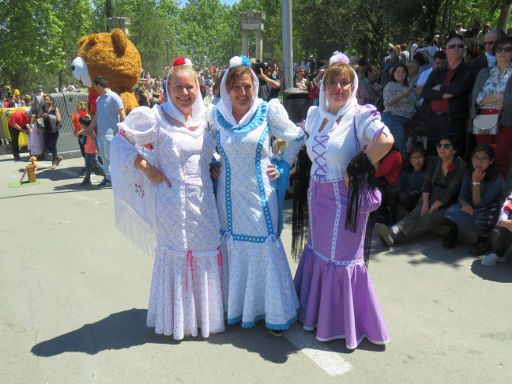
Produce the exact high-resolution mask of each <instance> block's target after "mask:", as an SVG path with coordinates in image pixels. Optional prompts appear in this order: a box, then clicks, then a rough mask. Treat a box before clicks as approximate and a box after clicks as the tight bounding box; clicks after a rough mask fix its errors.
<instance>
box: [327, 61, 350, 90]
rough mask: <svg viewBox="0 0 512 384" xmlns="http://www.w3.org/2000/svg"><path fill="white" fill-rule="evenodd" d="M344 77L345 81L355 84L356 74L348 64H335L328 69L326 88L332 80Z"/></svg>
mask: <svg viewBox="0 0 512 384" xmlns="http://www.w3.org/2000/svg"><path fill="white" fill-rule="evenodd" d="M340 75H341V76H343V77H344V78H345V79H347V80H348V81H350V82H351V83H354V78H355V73H354V71H353V70H352V68H350V67H349V65H348V64H344V63H333V64H331V65H329V66H328V67H327V69H326V70H325V73H324V87H325V85H326V84H328V83H329V82H330V81H331V80H332V79H334V78H335V77H337V76H340Z"/></svg>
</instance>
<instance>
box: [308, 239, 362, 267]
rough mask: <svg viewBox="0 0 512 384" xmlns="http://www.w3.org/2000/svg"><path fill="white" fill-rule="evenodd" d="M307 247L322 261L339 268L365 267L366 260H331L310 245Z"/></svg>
mask: <svg viewBox="0 0 512 384" xmlns="http://www.w3.org/2000/svg"><path fill="white" fill-rule="evenodd" d="M307 247H308V248H309V249H310V250H311V251H312V252H313V253H314V254H315V256H316V257H318V258H319V259H322V260H323V261H325V262H326V263H331V264H334V265H336V266H339V267H351V266H354V265H364V259H356V260H335V259H331V258H329V257H327V256H325V255H323V254H321V253H320V252H318V251H317V250H316V249H314V248H313V247H312V246H311V245H310V244H308V245H307Z"/></svg>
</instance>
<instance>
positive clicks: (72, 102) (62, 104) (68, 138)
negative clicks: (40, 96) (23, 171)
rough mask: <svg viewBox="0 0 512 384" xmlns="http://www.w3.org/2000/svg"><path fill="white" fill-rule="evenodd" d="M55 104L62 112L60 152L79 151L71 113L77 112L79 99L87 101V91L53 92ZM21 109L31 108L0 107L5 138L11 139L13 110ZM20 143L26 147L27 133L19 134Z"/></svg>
mask: <svg viewBox="0 0 512 384" xmlns="http://www.w3.org/2000/svg"><path fill="white" fill-rule="evenodd" d="M50 96H51V97H52V98H53V100H54V103H55V105H56V106H57V107H58V108H59V109H60V114H61V129H60V131H59V141H58V143H57V147H58V149H59V152H72V151H79V150H80V148H79V147H78V142H77V140H76V138H75V137H74V136H73V121H72V119H71V115H72V114H73V113H76V105H77V104H78V102H79V101H85V102H87V93H79V92H67V93H51V94H50ZM19 109H29V108H28V107H22V108H0V125H1V130H0V133H1V136H2V137H3V138H4V139H8V140H11V135H10V134H9V128H8V125H7V121H8V120H9V117H11V116H12V114H13V112H14V111H16V110H19ZM18 143H19V145H20V147H26V146H27V144H28V136H27V135H26V134H25V133H22V134H21V135H19V139H18Z"/></svg>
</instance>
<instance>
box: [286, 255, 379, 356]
mask: <svg viewBox="0 0 512 384" xmlns="http://www.w3.org/2000/svg"><path fill="white" fill-rule="evenodd" d="M295 286H296V289H297V293H298V295H299V301H300V304H301V308H302V310H301V313H300V314H299V318H300V320H301V322H302V323H303V325H304V329H305V330H310V331H312V330H314V329H315V328H316V329H317V331H316V338H317V339H318V340H319V341H329V340H335V339H341V338H344V339H345V344H346V346H347V348H348V349H354V348H356V347H357V346H358V345H359V343H360V342H361V341H362V340H363V339H364V338H367V339H368V340H369V341H371V342H372V343H375V344H385V343H387V342H389V337H388V332H387V330H386V326H385V324H384V319H383V316H382V313H381V310H380V307H379V304H378V301H377V297H376V295H375V292H374V289H373V285H372V283H371V280H370V278H369V275H368V270H367V269H366V266H365V265H364V264H363V265H353V266H346V267H340V266H335V265H334V264H332V263H329V262H326V261H324V260H322V259H320V258H318V257H316V256H315V254H314V253H313V251H312V250H311V249H309V248H308V247H306V249H305V250H304V253H303V255H302V259H301V262H300V264H299V268H298V270H297V274H296V276H295Z"/></svg>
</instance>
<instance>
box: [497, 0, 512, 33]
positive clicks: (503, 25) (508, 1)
mask: <svg viewBox="0 0 512 384" xmlns="http://www.w3.org/2000/svg"><path fill="white" fill-rule="evenodd" d="M511 6H512V0H504V1H503V2H502V4H501V9H500V17H499V19H498V25H497V26H496V28H497V29H502V30H503V31H506V29H507V21H508V17H509V15H510V7H511Z"/></svg>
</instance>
